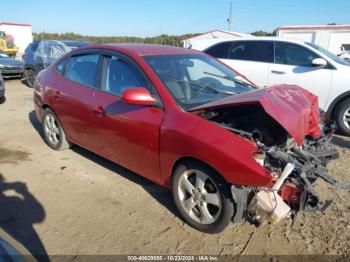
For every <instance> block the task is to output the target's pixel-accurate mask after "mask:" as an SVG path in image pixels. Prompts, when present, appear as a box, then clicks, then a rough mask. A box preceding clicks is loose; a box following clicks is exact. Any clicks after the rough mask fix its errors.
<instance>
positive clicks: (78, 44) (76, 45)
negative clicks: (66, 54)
mask: <svg viewBox="0 0 350 262" xmlns="http://www.w3.org/2000/svg"><path fill="white" fill-rule="evenodd" d="M62 42H63V43H65V44H66V45H67V46H69V47H70V48H71V49H75V48H79V47H82V46H87V45H90V43H89V42H85V41H76V40H64V41H62Z"/></svg>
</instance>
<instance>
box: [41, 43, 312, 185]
mask: <svg viewBox="0 0 350 262" xmlns="http://www.w3.org/2000/svg"><path fill="white" fill-rule="evenodd" d="M91 48H93V49H105V50H106V49H108V50H113V51H117V52H119V53H122V54H124V55H126V56H128V57H129V58H130V59H132V60H133V61H134V62H135V63H137V64H138V66H139V67H140V68H141V69H142V70H143V72H144V73H145V75H147V76H148V78H149V79H150V82H151V83H152V85H153V86H154V87H155V88H156V90H157V92H158V94H159V97H160V99H161V102H162V104H163V108H158V107H155V106H147V105H136V104H131V103H127V102H131V101H134V102H135V100H138V99H140V100H143V102H145V101H147V103H148V102H150V98H149V96H148V95H149V94H146V93H145V91H144V90H143V89H140V88H135V89H133V90H130V91H129V92H125V93H124V95H123V98H122V97H119V96H115V95H111V94H108V93H106V92H103V91H100V90H98V89H94V88H90V87H85V86H83V85H80V84H77V83H74V82H72V81H70V80H67V79H65V78H64V77H62V76H61V75H60V74H58V73H57V72H56V70H55V65H52V66H51V67H49V68H48V69H46V70H44V71H42V72H41V73H40V74H39V76H38V77H37V84H36V85H37V87H36V89H35V90H36V92H35V108H36V112H37V115H38V116H39V119H41V116H42V110H43V106H49V107H51V109H52V110H53V111H54V112H55V113H56V114H57V116H58V118H59V120H60V122H61V123H62V126H63V128H64V130H65V132H66V136H67V139H68V140H69V141H71V142H73V143H75V144H78V145H81V146H83V147H85V148H87V149H89V150H91V151H93V152H95V153H97V154H99V155H101V156H103V157H105V158H108V159H110V160H112V161H114V162H116V163H118V164H120V165H122V166H124V167H126V168H128V169H130V170H131V171H134V172H136V173H138V174H140V175H142V176H144V177H146V178H148V179H150V180H152V181H154V182H156V183H159V184H162V185H166V186H169V185H170V181H171V174H172V170H173V168H174V165H175V163H176V162H177V161H178V160H179V159H181V158H184V157H191V158H195V159H198V160H200V161H203V162H205V163H207V164H208V165H210V166H211V167H213V168H214V169H215V170H216V171H217V172H218V173H219V174H221V175H222V176H223V177H224V179H225V180H226V181H227V182H229V183H233V184H237V185H248V186H266V185H268V184H269V183H270V182H271V179H272V175H271V174H270V172H269V171H268V170H267V169H265V168H264V167H262V166H261V165H260V164H258V163H257V162H256V161H255V160H254V159H253V157H252V156H253V154H254V152H256V150H257V147H256V145H255V144H254V143H252V142H251V141H249V140H247V139H244V138H242V137H240V136H238V135H235V134H233V133H231V132H229V131H227V130H225V129H223V128H221V127H220V126H218V125H216V124H214V123H212V122H210V121H207V120H205V119H203V118H201V117H200V116H198V115H197V114H195V113H192V112H184V111H183V110H182V109H181V108H179V106H178V105H177V104H176V102H175V100H174V99H173V97H172V96H171V94H170V93H169V91H168V90H167V89H166V88H165V87H164V86H163V84H162V82H161V81H160V79H159V78H158V77H157V75H156V74H155V73H154V72H153V71H152V69H151V68H150V67H149V66H148V65H147V64H146V63H145V61H144V60H143V58H142V56H143V55H164V54H188V53H191V54H193V53H195V54H198V52H197V51H193V50H188V49H181V48H174V47H167V46H154V45H140V44H134V45H133V44H120V45H95V46H93V47H83V48H79V49H78V50H77V51H81V50H84V49H91ZM74 52H76V51H73V53H71V54H74ZM71 54H67V55H66V56H65V57H68V56H69V55H71ZM203 55H205V54H203ZM62 59H64V58H62ZM39 86H40V88H39ZM290 89H291V90H292V89H293V88H292V87H290ZM40 90H42V91H40ZM287 90H288V88H287ZM57 91H59V95H57ZM295 92H296V89H295ZM268 93H269V91H266V90H257V91H255V92H251V93H250V94H247V95H246V96H248V97H245V96H243V97H242V96H237V99H236V102H238V101H239V100H240V99H241V100H242V103H243V102H244V100H247V101H249V96H253V97H254V96H255V97H256V98H259V97H260V98H259V101H261V102H262V103H264V105H265V106H266V105H267V104H268V103H269V98H271V97H273V96H274V95H276V94H277V93H278V92H277V91H275V92H272V93H271V95H270V96H266V97H265V96H263V94H268ZM287 94H289V93H288V92H287ZM310 96H311V95H310ZM140 97H141V98H140ZM235 97H236V96H235ZM263 97H265V98H266V100H262V99H261V98H263ZM277 97H278V96H277ZM293 97H294V100H293V101H294V103H295V105H297V106H298V109H297V110H295V109H293V110H292V109H281V108H278V106H289V105H290V104H288V103H287V104H283V103H282V102H281V99H277V100H276V101H277V102H278V103H275V104H274V105H273V106H270V107H267V108H269V109H270V110H271V112H275V111H276V110H277V111H278V112H277V115H279V114H285V118H286V119H289V120H291V119H293V118H298V117H297V116H294V114H298V113H300V112H302V111H303V112H304V111H305V114H303V116H302V120H304V119H305V117H306V115H310V114H308V113H307V112H309V111H310V107H309V101H308V100H307V99H305V98H300V100H298V99H295V97H296V95H294V96H293ZM301 97H304V96H302V95H301ZM233 99H235V98H233ZM250 100H252V98H250ZM253 100H254V99H253ZM256 100H257V99H255V100H254V101H256ZM274 101H275V100H272V102H274ZM298 101H299V102H300V104H298ZM224 102H225V100H224ZM226 102H227V103H231V102H230V101H226ZM315 106H316V105H315ZM274 110H275V111H274ZM275 113H276V112H275ZM293 121H294V120H293ZM288 127H289V126H288Z"/></svg>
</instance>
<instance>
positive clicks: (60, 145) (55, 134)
mask: <svg viewBox="0 0 350 262" xmlns="http://www.w3.org/2000/svg"><path fill="white" fill-rule="evenodd" d="M42 127H43V134H44V138H45V142H46V143H47V144H48V145H49V147H51V148H52V149H54V150H64V149H68V148H69V147H70V146H71V144H70V143H69V142H68V141H67V139H66V135H65V133H64V130H63V128H62V125H61V123H60V122H59V121H58V118H57V116H56V115H55V113H54V112H53V111H52V110H51V109H49V108H46V109H45V110H44V113H43V119H42Z"/></svg>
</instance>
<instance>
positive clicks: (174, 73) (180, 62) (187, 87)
mask: <svg viewBox="0 0 350 262" xmlns="http://www.w3.org/2000/svg"><path fill="white" fill-rule="evenodd" d="M144 59H145V60H146V62H147V63H148V64H149V65H150V66H151V67H152V69H153V70H154V72H155V73H156V74H157V75H158V77H159V78H160V79H161V81H162V82H163V84H164V85H165V86H166V88H167V89H168V90H169V92H170V93H171V94H172V96H173V97H174V98H175V100H176V101H177V103H178V104H179V105H180V106H181V107H182V108H183V109H185V110H189V109H191V108H193V107H196V106H200V105H203V104H206V103H209V102H212V101H214V100H218V99H221V98H224V97H227V96H231V95H235V94H239V93H242V92H247V91H249V90H252V89H253V87H252V86H250V84H249V83H246V82H244V79H243V78H242V77H238V76H237V75H236V74H235V72H234V71H232V70H230V69H229V68H227V67H226V66H224V65H222V64H221V63H219V62H218V61H216V60H215V59H213V58H211V57H209V56H207V55H204V54H203V55H201V54H181V55H159V56H146V57H144Z"/></svg>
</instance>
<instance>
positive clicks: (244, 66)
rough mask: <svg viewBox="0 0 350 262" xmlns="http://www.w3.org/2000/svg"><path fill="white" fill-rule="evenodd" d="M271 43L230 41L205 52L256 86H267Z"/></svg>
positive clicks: (271, 49) (271, 61)
mask: <svg viewBox="0 0 350 262" xmlns="http://www.w3.org/2000/svg"><path fill="white" fill-rule="evenodd" d="M273 50H274V46H273V42H272V41H231V42H225V43H221V44H218V45H216V46H214V47H212V48H211V49H208V50H207V53H208V54H211V55H213V56H215V57H218V58H219V59H220V60H221V61H222V62H224V63H225V64H227V65H228V66H230V67H232V68H233V69H235V70H237V71H238V72H239V73H241V74H242V75H244V76H246V77H247V78H248V79H249V80H251V81H253V82H254V83H255V84H257V85H258V86H261V87H263V86H266V85H267V84H268V81H269V79H268V77H269V67H270V64H271V63H273Z"/></svg>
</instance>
